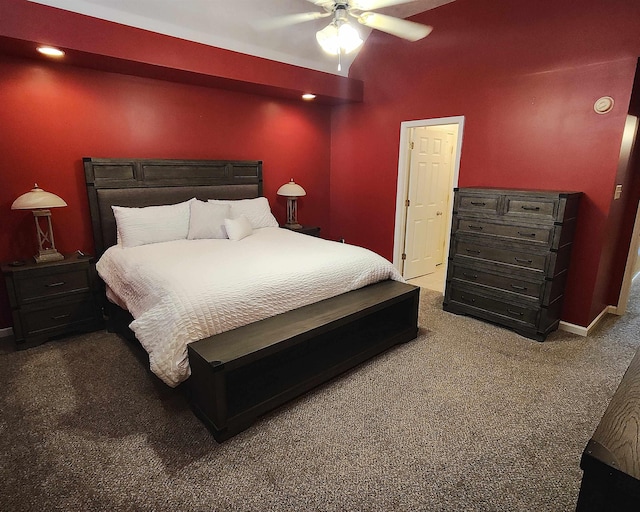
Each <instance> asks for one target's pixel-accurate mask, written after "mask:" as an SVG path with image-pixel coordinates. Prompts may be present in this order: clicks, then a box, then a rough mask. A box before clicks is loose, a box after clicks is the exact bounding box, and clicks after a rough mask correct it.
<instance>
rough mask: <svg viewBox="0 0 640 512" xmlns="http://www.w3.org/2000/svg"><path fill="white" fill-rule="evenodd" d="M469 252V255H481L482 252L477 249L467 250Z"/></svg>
mask: <svg viewBox="0 0 640 512" xmlns="http://www.w3.org/2000/svg"><path fill="white" fill-rule="evenodd" d="M467 252H468V253H469V254H480V251H479V250H477V249H467Z"/></svg>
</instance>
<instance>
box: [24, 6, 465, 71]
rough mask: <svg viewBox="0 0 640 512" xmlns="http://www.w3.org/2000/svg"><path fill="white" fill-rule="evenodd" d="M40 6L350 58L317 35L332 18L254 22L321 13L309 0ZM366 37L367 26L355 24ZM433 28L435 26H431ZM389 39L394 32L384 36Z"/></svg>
mask: <svg viewBox="0 0 640 512" xmlns="http://www.w3.org/2000/svg"><path fill="white" fill-rule="evenodd" d="M30 1H32V2H35V3H38V4H44V5H48V6H51V7H57V8H60V9H64V10H67V11H72V12H76V13H80V14H85V15H88V16H92V17H94V18H100V19H104V20H109V21H114V22H117V23H120V24H123V25H129V26H132V27H137V28H142V29H146V30H150V31H152V32H158V33H161V34H166V35H170V36H174V37H179V38H181V39H186V40H189V41H195V42H198V43H204V44H207V45H210V46H215V47H218V48H225V49H228V50H233V51H237V52H240V53H246V54H249V55H256V56H258V57H263V58H265V59H270V60H275V61H279V62H285V63H288V64H293V65H296V66H301V67H305V68H310V69H315V70H318V71H324V72H327V73H333V74H336V75H344V76H346V75H347V74H348V72H349V66H350V65H351V63H352V61H353V58H354V57H355V55H356V54H351V55H349V56H346V58H343V61H342V71H338V69H337V58H336V57H332V56H330V55H327V54H325V53H324V52H323V51H322V50H321V49H320V47H319V46H318V44H317V42H316V39H315V33H316V31H318V30H320V29H322V28H323V27H325V26H326V25H328V23H329V21H330V18H324V19H320V20H314V21H307V22H304V23H299V24H296V25H292V26H288V27H286V28H281V29H277V30H259V29H257V28H255V22H259V21H262V20H266V19H269V18H273V17H277V16H284V15H288V14H294V13H304V12H312V11H317V12H323V10H322V8H320V7H317V6H314V5H313V3H311V1H310V0H30ZM452 1H454V0H414V1H412V2H409V3H406V4H401V5H395V6H391V7H386V8H384V9H379V10H378V11H376V12H380V13H384V14H388V15H391V16H397V17H400V18H406V17H409V16H413V15H414V14H417V13H419V12H424V11H427V10H429V9H433V8H434V7H438V6H440V5H443V4H447V3H449V2H452ZM358 30H359V31H360V34H361V36H362V38H363V39H365V38H366V37H367V36H368V35H369V33H370V29H369V28H367V27H364V26H362V25H358ZM435 30H437V27H435ZM388 37H393V36H388Z"/></svg>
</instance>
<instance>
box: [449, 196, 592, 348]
mask: <svg viewBox="0 0 640 512" xmlns="http://www.w3.org/2000/svg"><path fill="white" fill-rule="evenodd" d="M580 196H581V193H580V192H555V191H554V192H548V191H529V190H505V189H489V188H459V189H456V191H455V199H454V207H453V219H452V226H451V243H450V250H449V265H448V270H447V281H446V289H445V296H444V302H443V308H444V310H445V311H449V312H452V313H456V314H464V315H470V316H474V317H476V318H480V319H483V320H487V321H490V322H493V323H496V324H499V325H502V326H504V327H508V328H510V329H513V330H514V331H516V332H518V333H519V334H522V335H523V336H526V337H528V338H532V339H535V340H538V341H544V340H545V339H546V337H547V335H548V334H549V333H550V332H551V331H553V330H555V329H557V327H558V324H559V322H560V314H561V312H562V302H563V297H564V288H565V283H566V279H567V272H568V268H569V262H570V257H571V247H572V244H573V235H574V232H575V227H576V218H577V213H578V203H579V201H580Z"/></svg>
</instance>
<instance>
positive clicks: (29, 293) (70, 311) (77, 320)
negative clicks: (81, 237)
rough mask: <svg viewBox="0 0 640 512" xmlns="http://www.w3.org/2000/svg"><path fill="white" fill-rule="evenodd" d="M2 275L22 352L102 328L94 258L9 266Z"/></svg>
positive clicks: (71, 257)
mask: <svg viewBox="0 0 640 512" xmlns="http://www.w3.org/2000/svg"><path fill="white" fill-rule="evenodd" d="M2 273H3V274H4V277H5V280H6V284H7V291H8V293H9V304H10V305H11V312H12V315H13V332H14V335H15V342H16V347H17V348H18V349H24V348H29V347H33V346H36V345H39V344H41V343H43V342H45V341H47V340H48V339H50V338H51V337H53V336H58V335H61V334H68V333H71V332H74V331H94V330H98V329H100V328H102V326H103V320H102V311H101V308H100V307H99V301H98V300H97V296H96V286H95V283H96V279H95V268H94V265H93V263H92V261H91V259H90V258H87V257H80V256H78V255H77V254H73V255H71V256H67V257H65V259H64V260H61V261H55V262H50V263H35V262H33V263H31V262H29V263H25V264H24V265H21V266H13V265H11V264H6V265H2Z"/></svg>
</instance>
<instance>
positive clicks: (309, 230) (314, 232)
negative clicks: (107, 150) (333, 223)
mask: <svg viewBox="0 0 640 512" xmlns="http://www.w3.org/2000/svg"><path fill="white" fill-rule="evenodd" d="M282 227H283V228H285V229H290V230H291V231H295V232H296V233H303V234H305V235H311V236H320V228H319V227H318V226H300V227H299V228H291V227H289V226H282Z"/></svg>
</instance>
